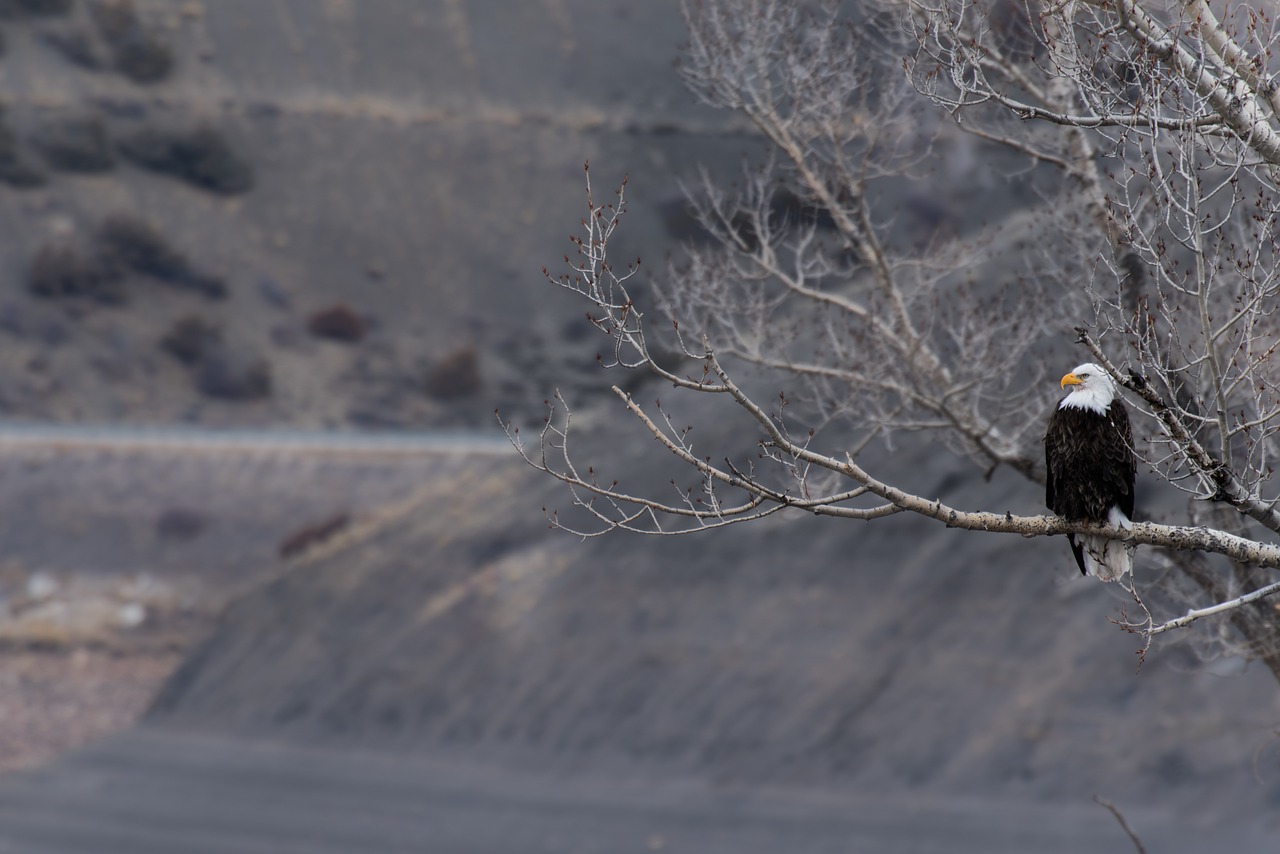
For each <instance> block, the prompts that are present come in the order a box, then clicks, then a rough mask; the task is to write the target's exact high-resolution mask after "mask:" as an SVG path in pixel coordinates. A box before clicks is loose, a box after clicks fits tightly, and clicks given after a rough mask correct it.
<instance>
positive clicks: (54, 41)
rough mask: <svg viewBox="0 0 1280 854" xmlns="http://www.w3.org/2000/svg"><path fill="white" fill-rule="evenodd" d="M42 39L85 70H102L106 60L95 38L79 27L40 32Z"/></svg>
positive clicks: (64, 57) (73, 63) (66, 58)
mask: <svg viewBox="0 0 1280 854" xmlns="http://www.w3.org/2000/svg"><path fill="white" fill-rule="evenodd" d="M40 40H41V41H43V42H44V43H45V44H47V45H48V46H49V47H51V48H53V49H54V50H56V51H57V52H58V53H60V54H61V55H62V57H63V59H65V60H67V61H68V62H70V63H71V64H72V65H74V66H76V67H77V68H83V69H84V70H85V71H101V70H103V69H104V68H106V62H105V61H104V60H103V59H102V55H101V54H100V53H98V48H97V47H95V46H94V43H93V38H92V37H91V36H90V35H89V34H88V33H87V32H85V31H84V30H83V29H80V28H78V27H75V28H59V29H56V30H49V31H48V32H44V33H41V34H40Z"/></svg>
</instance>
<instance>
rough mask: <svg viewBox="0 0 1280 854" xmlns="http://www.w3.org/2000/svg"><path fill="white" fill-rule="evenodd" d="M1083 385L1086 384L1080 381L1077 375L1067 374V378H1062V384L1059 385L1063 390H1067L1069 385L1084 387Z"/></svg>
mask: <svg viewBox="0 0 1280 854" xmlns="http://www.w3.org/2000/svg"><path fill="white" fill-rule="evenodd" d="M1083 384H1084V380H1082V379H1080V378H1079V377H1078V376H1076V375H1075V374H1067V375H1066V376H1065V377H1063V378H1062V382H1061V383H1060V384H1059V385H1060V386H1061V387H1062V388H1066V387H1067V386H1069V385H1083Z"/></svg>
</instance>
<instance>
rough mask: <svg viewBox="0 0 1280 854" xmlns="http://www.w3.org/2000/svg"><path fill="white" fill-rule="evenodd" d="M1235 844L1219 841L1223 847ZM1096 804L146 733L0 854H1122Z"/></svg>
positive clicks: (105, 748) (28, 805) (36, 799)
mask: <svg viewBox="0 0 1280 854" xmlns="http://www.w3.org/2000/svg"><path fill="white" fill-rule="evenodd" d="M1129 819H1130V821H1131V822H1132V823H1133V824H1134V825H1135V826H1136V827H1137V829H1138V830H1139V832H1141V833H1142V834H1143V836H1144V838H1145V841H1146V844H1147V845H1148V848H1149V850H1152V851H1160V852H1162V854H1173V852H1180V851H1207V850H1214V849H1216V850H1227V849H1231V850H1257V851H1261V850H1264V849H1263V848H1262V847H1258V846H1259V845H1261V844H1262V840H1260V839H1253V838H1248V839H1246V838H1230V839H1228V838H1226V837H1224V836H1222V834H1221V831H1219V832H1218V833H1215V834H1210V833H1209V832H1208V831H1205V830H1195V829H1188V828H1185V827H1176V826H1170V821H1171V819H1172V817H1171V816H1168V815H1155V814H1152V813H1150V812H1138V813H1135V814H1131V815H1130V816H1129ZM1228 835H1230V834H1228ZM1132 850H1133V848H1132V846H1131V845H1130V843H1129V842H1128V840H1127V839H1126V838H1125V836H1124V834H1123V832H1122V831H1121V830H1120V828H1119V827H1118V825H1116V824H1115V822H1114V821H1113V820H1112V818H1111V816H1110V815H1109V814H1107V813H1106V812H1105V811H1104V810H1102V809H1101V808H1100V807H1095V806H1092V805H1087V804H1079V805H1066V806H1057V807H1055V806H1053V805H1046V804H1025V803H1024V804H1008V803H999V802H990V801H985V800H977V799H974V800H971V801H965V802H961V801H937V800H933V799H926V800H917V799H913V798H911V797H910V796H902V795H899V796H897V797H880V796H871V797H868V796H864V795H858V794H850V793H848V792H835V793H826V794H815V793H810V794H803V793H797V792H783V793H779V792H770V793H762V792H759V791H756V792H751V791H744V790H736V789H717V788H711V787H708V786H706V785H703V784H695V783H688V782H672V783H667V784H661V783H658V782H655V781H653V780H647V781H639V780H630V781H619V780H615V779H602V778H599V777H593V778H583V777H578V778H575V777H554V778H552V777H546V776H540V775H538V774H535V773H532V772H527V771H517V772H513V771H511V770H510V769H498V768H496V767H493V766H486V765H483V764H479V763H475V762H459V761H455V760H452V759H447V760H446V759H429V758H415V759H413V760H404V759H402V758H397V757H396V756H395V755H393V754H390V753H387V754H382V753H360V752H346V751H343V752H339V751H332V750H320V749H306V748H301V747H296V746H290V747H285V746H282V745H279V744H270V743H262V742H251V741H240V740H235V739H231V738H223V737H210V736H200V735H190V734H182V733H175V732H165V731H158V730H155V729H148V728H143V729H141V730H138V731H135V732H132V733H129V734H127V735H125V736H122V737H119V738H116V739H113V740H111V741H108V742H106V743H103V744H100V745H98V746H97V747H94V748H92V749H90V750H87V751H85V752H83V753H81V754H79V755H78V756H76V757H73V758H72V759H71V760H70V761H68V762H65V763H62V764H61V765H58V766H54V767H53V768H50V769H46V770H43V771H39V772H32V773H28V774H20V775H15V776H11V777H8V778H5V779H4V780H3V781H0V851H3V852H13V854H19V853H20V852H40V854H62V852H68V854H69V852H85V851H93V852H95V854H116V852H119V854H123V853H124V852H129V854H150V852H155V854H169V852H173V851H183V852H188V854H199V852H209V854H213V852H217V853H218V854H240V852H244V854H248V852H254V854H258V852H261V853H262V854H267V852H270V853H271V854H290V852H297V854H326V852H335V854H336V852H357V851H358V852H364V854H380V852H437V851H440V852H445V851H447V852H453V854H466V852H475V854H505V852H511V854H516V852H519V854H540V852H546V854H550V853H551V852H561V853H563V852H581V854H588V852H600V854H618V852H652V851H670V852H696V853H697V854H748V853H749V852H761V854H764V852H768V854H776V852H791V854H806V853H807V852H832V854H835V852H861V851H868V852H870V851H874V852H883V854H895V852H898V853H899V854H907V853H908V852H910V854H926V852H938V853H939V854H941V852H948V854H965V852H974V854H977V852H982V854H990V852H1003V851H1018V852H1027V851H1035V852H1039V854H1054V852H1079V851H1089V852H1093V853H1094V854H1107V852H1116V854H1120V852H1131V851H1132Z"/></svg>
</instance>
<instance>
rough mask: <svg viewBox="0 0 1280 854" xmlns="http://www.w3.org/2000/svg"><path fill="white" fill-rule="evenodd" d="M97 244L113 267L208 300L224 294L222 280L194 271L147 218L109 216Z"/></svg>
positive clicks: (225, 291) (100, 251)
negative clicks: (175, 286) (139, 274)
mask: <svg viewBox="0 0 1280 854" xmlns="http://www.w3.org/2000/svg"><path fill="white" fill-rule="evenodd" d="M97 243H98V251H99V253H100V254H101V255H102V256H103V257H104V258H106V259H108V260H109V262H110V263H113V264H115V265H116V266H119V267H122V268H127V269H130V270H133V271H135V272H138V273H144V274H146V275H148V276H153V277H155V278H157V279H159V280H160V281H162V282H167V283H169V284H173V285H179V286H182V287H187V288H190V289H191V290H194V291H196V292H198V293H201V294H203V295H204V296H207V297H209V298H210V299H221V298H222V297H225V296H226V295H227V286H226V283H225V282H223V281H222V279H220V278H218V277H216V276H211V275H208V274H206V273H202V272H200V271H199V270H197V269H196V268H195V267H194V266H192V264H191V262H190V261H189V260H188V259H187V256H186V255H184V254H183V253H181V252H180V251H178V250H177V249H174V248H173V247H172V246H170V245H169V242H168V241H167V240H166V239H165V238H164V235H162V234H160V232H159V231H157V230H156V229H155V228H154V227H153V226H152V225H151V224H150V223H149V222H147V221H146V220H143V219H140V218H138V217H135V216H131V215H128V214H114V215H112V216H109V217H107V218H106V219H105V220H103V222H102V224H101V225H100V226H99V227H98V233H97Z"/></svg>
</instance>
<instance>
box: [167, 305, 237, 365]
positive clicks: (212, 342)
mask: <svg viewBox="0 0 1280 854" xmlns="http://www.w3.org/2000/svg"><path fill="white" fill-rule="evenodd" d="M221 343H222V329H221V328H219V327H218V326H217V324H214V323H210V322H209V321H207V320H205V319H204V318H202V317H200V316H199V315H195V314H188V315H186V316H185V317H180V318H178V319H177V320H175V321H174V322H173V325H172V326H170V327H169V331H168V332H166V333H165V334H164V337H163V338H161V339H160V348H161V349H162V350H164V351H165V352H166V353H168V354H169V355H171V356H173V357H174V358H175V359H177V360H178V361H179V362H182V363H183V364H184V365H189V366H195V365H198V364H199V363H200V362H201V360H203V359H204V356H205V354H206V353H209V352H211V351H212V350H213V348H214V347H216V346H217V345H219V344H221Z"/></svg>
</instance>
